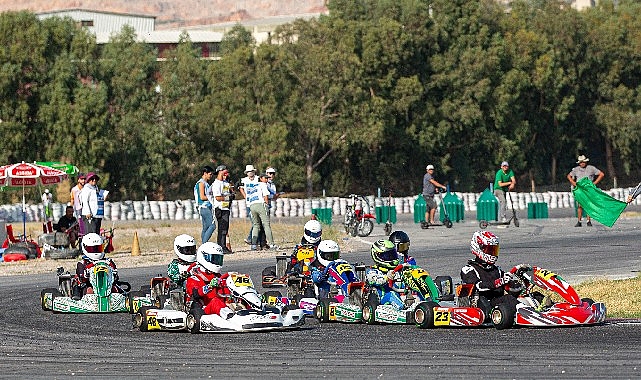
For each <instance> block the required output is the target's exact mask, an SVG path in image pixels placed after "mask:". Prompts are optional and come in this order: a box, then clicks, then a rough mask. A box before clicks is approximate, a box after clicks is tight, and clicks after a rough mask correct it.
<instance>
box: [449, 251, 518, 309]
mask: <svg viewBox="0 0 641 380" xmlns="http://www.w3.org/2000/svg"><path fill="white" fill-rule="evenodd" d="M505 279H506V276H505V272H504V271H503V270H502V269H501V268H500V267H498V266H496V265H493V264H485V263H482V262H479V261H477V260H469V261H468V262H467V265H466V266H464V267H463V268H462V269H461V280H462V282H463V283H464V284H474V285H475V288H476V290H478V295H479V299H478V303H477V307H479V308H481V309H482V310H483V312H484V313H485V315H486V316H489V313H490V311H491V309H492V307H494V306H496V305H498V304H501V303H505V304H507V305H509V306H510V307H512V308H514V309H515V310H516V304H517V303H518V301H517V299H516V297H515V294H518V293H519V292H520V291H521V284H520V283H519V282H518V281H505ZM506 290H507V291H508V293H507V294H506V292H505V291H506Z"/></svg>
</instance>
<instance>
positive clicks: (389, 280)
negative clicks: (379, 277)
mask: <svg viewBox="0 0 641 380" xmlns="http://www.w3.org/2000/svg"><path fill="white" fill-rule="evenodd" d="M409 267H410V265H409V264H407V263H403V264H398V265H397V266H396V268H394V269H392V270H391V271H390V272H391V273H398V272H400V271H402V270H403V269H405V268H409ZM388 273H389V272H388ZM394 283H395V281H394V280H393V279H388V280H387V286H389V287H390V288H391V289H392V290H393V291H395V292H399V293H404V292H405V291H406V289H399V288H397V287H395V286H394Z"/></svg>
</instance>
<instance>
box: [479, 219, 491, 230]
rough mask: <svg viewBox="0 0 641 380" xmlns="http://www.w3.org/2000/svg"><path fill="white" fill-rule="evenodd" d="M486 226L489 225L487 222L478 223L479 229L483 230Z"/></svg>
mask: <svg viewBox="0 0 641 380" xmlns="http://www.w3.org/2000/svg"><path fill="white" fill-rule="evenodd" d="M488 225H489V223H488V222H487V220H481V222H480V223H479V227H481V228H483V229H485V228H487V226H488Z"/></svg>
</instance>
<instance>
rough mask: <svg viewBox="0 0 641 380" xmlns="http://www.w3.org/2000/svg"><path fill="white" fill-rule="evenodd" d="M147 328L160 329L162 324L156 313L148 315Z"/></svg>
mask: <svg viewBox="0 0 641 380" xmlns="http://www.w3.org/2000/svg"><path fill="white" fill-rule="evenodd" d="M147 330H160V324H159V323H158V318H156V316H155V315H148V316H147Z"/></svg>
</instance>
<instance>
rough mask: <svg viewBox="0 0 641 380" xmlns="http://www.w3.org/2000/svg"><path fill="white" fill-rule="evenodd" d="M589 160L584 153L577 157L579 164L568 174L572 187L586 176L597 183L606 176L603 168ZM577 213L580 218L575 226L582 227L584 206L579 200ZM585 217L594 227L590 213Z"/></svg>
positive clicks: (590, 225)
mask: <svg viewBox="0 0 641 380" xmlns="http://www.w3.org/2000/svg"><path fill="white" fill-rule="evenodd" d="M588 161H590V159H589V158H587V157H585V156H584V155H580V156H579V157H577V161H576V163H577V164H579V165H578V166H575V167H574V168H573V169H572V171H570V172H569V173H568V176H567V178H568V181H570V184H571V185H572V187H574V186H576V183H577V182H578V181H580V180H581V179H583V178H585V177H588V178H589V179H590V181H592V182H594V184H595V185H596V184H597V183H599V182H601V180H602V179H603V177H605V173H604V172H602V171H601V170H599V169H597V168H596V167H594V166H592V165H588ZM576 215H577V217H578V219H579V220H578V221H577V222H576V224H575V225H574V227H581V219H582V217H583V207H581V204H579V203H578V202H577V210H576ZM585 217H586V219H587V221H588V223H587V226H588V227H592V220H591V218H590V215H586V216H585Z"/></svg>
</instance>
